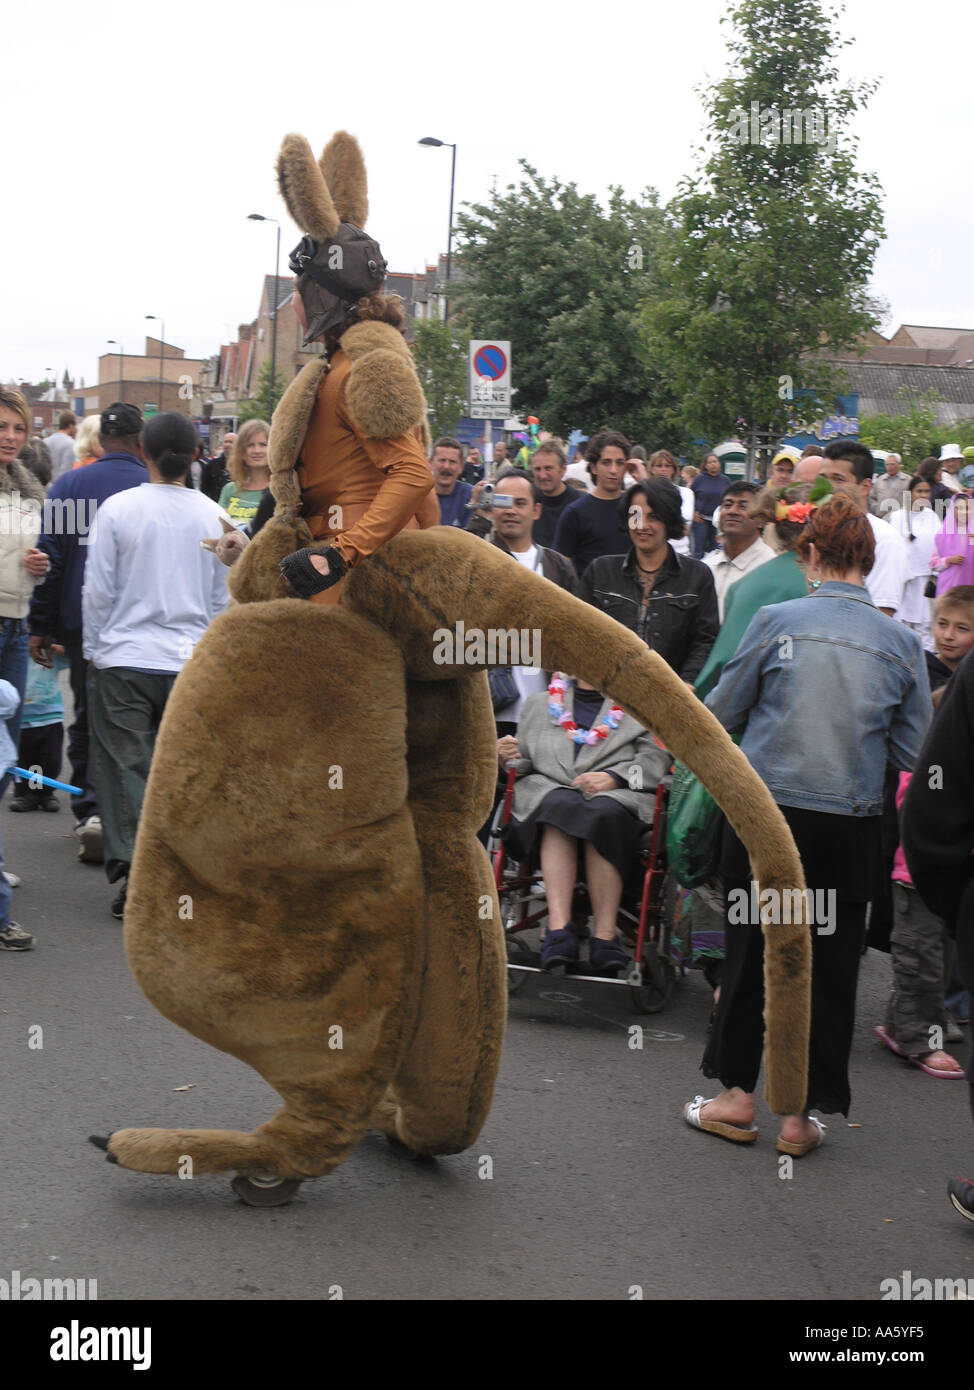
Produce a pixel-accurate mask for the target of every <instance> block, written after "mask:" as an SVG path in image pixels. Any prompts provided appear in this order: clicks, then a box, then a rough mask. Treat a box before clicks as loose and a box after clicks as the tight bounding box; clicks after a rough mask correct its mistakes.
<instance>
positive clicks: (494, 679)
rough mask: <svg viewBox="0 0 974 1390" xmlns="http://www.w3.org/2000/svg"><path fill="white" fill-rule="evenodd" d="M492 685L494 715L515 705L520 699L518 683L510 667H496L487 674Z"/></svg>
mask: <svg viewBox="0 0 974 1390" xmlns="http://www.w3.org/2000/svg"><path fill="white" fill-rule="evenodd" d="M487 680H488V682H489V683H490V703H491V705H492V706H493V710H494V713H495V714H496V713H497V712H498V710H502V709H507V707H508V705H513V703H514V701H515V700H516V699H517V697H518V688H517V682H516V681H515V679H514V672H513V671H512V669H511V667H510V666H496V667H494V668H493V670H490V671H488V672H487Z"/></svg>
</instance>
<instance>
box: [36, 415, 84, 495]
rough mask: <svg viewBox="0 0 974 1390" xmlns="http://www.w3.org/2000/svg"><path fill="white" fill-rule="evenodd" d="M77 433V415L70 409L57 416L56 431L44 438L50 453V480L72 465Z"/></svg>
mask: <svg viewBox="0 0 974 1390" xmlns="http://www.w3.org/2000/svg"><path fill="white" fill-rule="evenodd" d="M77 433H78V417H77V415H75V414H74V412H73V411H71V410H62V411H61V414H60V415H59V416H58V422H57V433H56V434H52V435H50V436H49V437H48V438H47V439H45V440H44V443H45V444H46V445H47V451H48V453H49V454H50V455H51V482H52V483H53V482H54V480H55V478H60V476H61V474H62V473H70V471H71V469H72V468H73V467H74V463H75V458H74V437H75V435H76V434H77Z"/></svg>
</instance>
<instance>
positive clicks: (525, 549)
mask: <svg viewBox="0 0 974 1390" xmlns="http://www.w3.org/2000/svg"><path fill="white" fill-rule="evenodd" d="M488 486H489V485H488ZM485 494H486V495H485ZM542 496H543V494H542V493H541V492H540V491H539V489H538V488H537V487H536V485H535V484H534V482H532V480H531V478H530V477H529V476H528V475H527V473H525V472H524V470H523V469H521V468H514V467H507V468H502V469H501V470H500V472H499V473H498V474H497V476H496V477H495V479H494V482H493V486H492V488H491V490H490V491H489V492H488V491H487V488H484V490H483V493H482V494H481V501H480V503H479V509H480V512H481V514H482V515H485V516H487V517H489V518H490V521H491V523H492V525H493V528H494V538H493V544H494V545H496V546H497V548H498V549H499V550H503V551H504V552H505V553H506V554H507V555H510V556H511V558H512V559H514V560H516V561H517V563H518V564H519V565H523V566H524V568H525V569H529V570H534V571H535V572H536V573H537V574H540V575H541V576H542V578H543V579H550V580H551V582H552V583H553V584H557V585H558V587H559V588H560V589H566V590H567V591H568V593H570V594H574V593H577V580H576V578H575V570H574V568H573V566H572V563H571V561H570V560H567V559H566V558H565V556H564V555H559V554H558V552H557V550H549V549H547V548H546V547H545V546H542V545H536V544H535V541H534V538H533V536H532V534H531V530H532V527H533V526H534V523H535V522H536V521H537V520H538V518H539V517H540V516H541V499H542ZM470 529H471V530H472V529H474V528H473V527H472V526H471V528H470ZM511 682H513V686H512V685H511ZM505 685H506V687H507V689H508V690H509V691H510V690H512V689H513V690H516V694H515V695H514V698H513V699H510V700H508V701H507V702H506V703H502V701H503V694H502V693H501V692H502V691H503V690H504V689H505ZM547 688H548V672H547V671H542V670H541V668H540V667H538V666H511V667H506V668H504V669H503V670H502V671H499V672H492V673H491V696H492V698H493V701H494V721H495V724H496V727H497V762H498V765H499V768H500V771H501V772H502V773H503V772H504V769H505V766H506V764H507V763H508V762H509V761H510V760H511V759H512V758H516V757H517V756H518V748H517V739H516V737H515V734H516V733H517V721H518V716H519V714H520V713H521V705H522V704H523V702H524V700H525V699H526V698H527V697H528V695H533V694H535V692H536V691H538V690H547ZM500 791H501V789H500V787H499V788H498V795H500ZM494 804H495V808H496V804H497V803H496V801H495V803H494ZM492 818H493V817H491V819H492ZM489 827H490V820H488V822H487V824H486V825H485V826H484V827H483V828H482V830H481V832H480V838H481V840H482V841H483V843H484V844H486V843H487V835H488V831H489Z"/></svg>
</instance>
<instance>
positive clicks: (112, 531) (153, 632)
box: [81, 483, 230, 674]
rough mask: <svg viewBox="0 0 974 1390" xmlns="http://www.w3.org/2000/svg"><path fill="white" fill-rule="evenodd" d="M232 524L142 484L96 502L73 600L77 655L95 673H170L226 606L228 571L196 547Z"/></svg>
mask: <svg viewBox="0 0 974 1390" xmlns="http://www.w3.org/2000/svg"><path fill="white" fill-rule="evenodd" d="M221 517H224V518H225V519H226V520H227V521H229V520H230V518H229V517H228V516H227V514H226V512H225V511H223V509H222V508H220V507H218V506H217V504H216V503H215V502H213V501H211V499H210V498H209V497H207V496H206V495H205V494H204V493H202V492H196V491H195V489H193V488H189V487H179V486H176V485H171V486H170V485H166V484H164V483H140V485H139V486H138V487H133V488H127V489H126V490H125V491H124V492H116V493H115V494H114V496H112V497H109V498H107V499H106V501H104V502H101V503H99V505H98V511H97V513H96V515H95V524H94V527H93V528H92V531H91V540H90V546H91V549H90V551H89V553H88V560H87V563H86V565H85V582H84V589H83V591H82V596H81V611H82V620H83V624H84V634H83V643H82V647H83V651H84V654H85V656H86V657H87V658H88V660H89V661H93V662H94V664H95V666H96V667H97V668H98V670H105V669H106V668H107V667H110V666H125V667H129V668H131V669H133V670H136V671H154V672H159V673H167V674H171V673H175V672H178V671H181V670H182V669H183V667H184V666H185V664H186V662H187V661H188V660H189V658H190V657H191V656H192V654H193V647H194V646H195V644H196V643H197V642H198V641H199V639H200V638H201V637H202V636H203V634H204V632H205V631H206V629H207V627H208V626H209V624H210V622H211V620H212V619H213V618H215V617H216V615H217V614H218V613H221V612H222V611H223V609H224V608H226V607H227V605H228V603H229V602H230V593H229V590H228V589H227V575H228V574H229V573H230V571H229V570H228V569H227V568H226V566H225V565H223V564H222V563H221V562H220V561H219V560H218V559H217V557H216V556H215V555H214V554H213V553H212V552H211V551H209V550H204V549H203V547H202V546H201V545H200V541H201V540H206V539H208V538H213V537H214V536H219V535H221V530H220V518H221Z"/></svg>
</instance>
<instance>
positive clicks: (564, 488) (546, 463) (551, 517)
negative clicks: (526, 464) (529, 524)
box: [531, 439, 582, 546]
mask: <svg viewBox="0 0 974 1390" xmlns="http://www.w3.org/2000/svg"><path fill="white" fill-rule="evenodd" d="M567 466H568V460H567V459H566V458H565V451H564V449H563V448H562V447H561V445H560V444H556V443H555V442H554V440H551V439H549V440H546V442H545V443H544V444H539V445H538V447H537V448H536V449H535V451H534V455H533V457H532V459H531V476H532V477H533V478H534V483H535V486H536V487H537V489H538V491H539V492H540V493H541V515H540V516H539V517H538V519H537V521H536V522H535V523H534V529H533V532H532V534H533V536H534V540H535V542H536V544H538V545H546V546H553V545H554V543H555V531H556V529H557V527H558V522H559V521H560V520H561V516H562V513H563V512H564V510H565V508H566V507H571V506H573V505H574V503H576V502H577V501H579V499H580V498H581V496H582V494H581V493H580V492H579V491H578V490H577V489H576V488H573V487H569V486H568V484H567V483H566V482H565V469H566V468H567Z"/></svg>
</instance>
